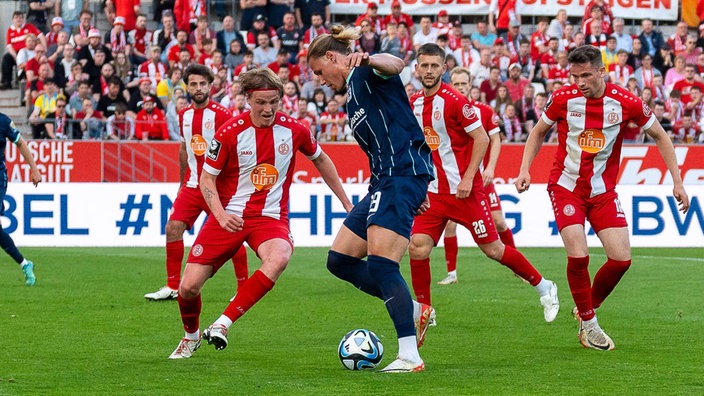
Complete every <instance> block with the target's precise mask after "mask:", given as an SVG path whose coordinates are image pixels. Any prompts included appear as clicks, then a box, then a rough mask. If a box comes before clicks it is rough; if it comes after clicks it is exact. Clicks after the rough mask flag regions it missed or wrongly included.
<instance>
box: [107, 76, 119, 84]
mask: <svg viewBox="0 0 704 396" xmlns="http://www.w3.org/2000/svg"><path fill="white" fill-rule="evenodd" d="M108 85H118V86H119V85H122V81H121V80H120V77H118V76H114V75H113V76H111V77H110V78H108Z"/></svg>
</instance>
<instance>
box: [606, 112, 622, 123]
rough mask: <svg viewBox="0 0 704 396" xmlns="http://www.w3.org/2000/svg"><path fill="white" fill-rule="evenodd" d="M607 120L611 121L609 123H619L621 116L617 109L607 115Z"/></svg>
mask: <svg viewBox="0 0 704 396" xmlns="http://www.w3.org/2000/svg"><path fill="white" fill-rule="evenodd" d="M606 121H608V122H609V124H612V125H613V124H618V123H619V121H621V120H620V117H619V116H618V113H616V112H615V111H612V112H611V113H609V114H608V115H607V116H606Z"/></svg>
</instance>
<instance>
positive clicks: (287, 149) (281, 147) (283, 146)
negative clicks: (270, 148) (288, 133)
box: [278, 143, 291, 155]
mask: <svg viewBox="0 0 704 396" xmlns="http://www.w3.org/2000/svg"><path fill="white" fill-rule="evenodd" d="M278 150H279V154H281V155H286V154H288V153H289V152H290V151H291V147H289V145H288V144H286V143H281V144H280V145H279V148H278Z"/></svg>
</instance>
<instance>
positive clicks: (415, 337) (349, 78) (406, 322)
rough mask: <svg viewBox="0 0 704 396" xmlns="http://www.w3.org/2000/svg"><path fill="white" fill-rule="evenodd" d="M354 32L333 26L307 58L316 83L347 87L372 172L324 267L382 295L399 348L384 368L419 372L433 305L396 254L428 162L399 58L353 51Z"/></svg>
mask: <svg viewBox="0 0 704 396" xmlns="http://www.w3.org/2000/svg"><path fill="white" fill-rule="evenodd" d="M358 37H359V33H357V31H356V30H355V29H354V28H343V27H342V26H333V27H332V29H331V33H330V34H322V35H320V36H318V37H316V38H315V39H314V40H313V42H312V43H311V45H310V47H309V48H308V64H309V65H310V68H311V70H312V71H313V73H315V74H317V75H318V76H320V78H321V82H323V83H324V84H325V85H327V86H328V87H330V88H332V89H333V90H344V89H346V90H347V114H348V117H349V120H350V121H349V122H350V127H351V129H352V132H353V134H354V137H355V139H356V140H357V142H358V143H359V145H360V147H361V148H362V150H364V152H365V153H366V154H367V156H368V157H369V167H370V169H371V174H372V177H371V181H370V187H369V192H368V194H367V195H366V196H365V197H364V199H362V200H361V201H360V202H359V203H358V204H357V205H355V207H354V209H352V211H351V212H350V213H349V215H348V216H347V219H345V222H344V225H343V226H342V228H341V229H340V231H339V233H338V234H337V236H336V238H335V241H334V242H333V244H332V247H331V248H330V251H329V252H328V261H327V266H328V269H329V270H330V272H332V273H333V274H334V275H335V276H337V277H338V278H340V279H343V280H346V281H348V282H350V283H352V284H353V285H354V286H355V287H357V288H358V289H360V290H362V291H364V292H365V293H368V294H370V295H373V296H375V297H378V298H380V299H382V300H383V301H384V304H385V305H386V309H387V310H388V312H389V315H390V316H391V319H392V320H393V322H394V327H395V328H396V333H397V336H398V343H399V352H398V357H397V359H396V360H394V361H393V362H392V363H391V364H389V365H388V366H386V367H385V368H383V369H382V370H381V371H383V372H392V373H399V372H416V371H422V370H423V369H424V368H425V364H424V363H423V360H422V359H421V357H420V355H419V354H418V346H420V345H422V343H423V340H424V336H425V331H426V330H427V327H428V323H429V322H430V321H431V320H434V316H435V311H434V310H433V308H432V307H430V306H429V305H425V304H418V303H417V302H414V301H413V300H412V298H411V294H410V291H409V289H408V285H407V284H406V281H405V280H404V279H403V277H402V276H401V272H400V271H399V261H401V258H402V257H403V255H404V254H405V252H406V249H407V247H408V243H409V239H410V233H411V225H412V224H413V217H414V216H415V215H416V214H417V213H420V212H422V211H424V210H426V209H427V190H428V182H429V181H430V180H432V179H433V177H434V176H433V163H432V159H431V157H430V148H429V147H428V145H427V144H426V143H425V138H424V136H423V131H422V130H421V129H420V126H419V125H418V123H417V122H416V121H415V117H414V116H413V113H412V112H411V108H410V106H409V104H408V96H406V91H405V90H404V87H403V83H402V82H401V79H400V77H399V76H398V74H399V73H400V72H401V70H403V67H404V63H403V60H401V59H399V58H397V57H395V56H393V55H389V54H375V55H369V54H368V53H359V52H354V53H353V52H352V51H351V49H350V48H351V44H352V43H353V42H354V41H356V40H357V38H358ZM364 257H367V260H366V261H365V260H363V258H364Z"/></svg>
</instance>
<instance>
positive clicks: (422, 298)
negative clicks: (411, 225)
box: [411, 238, 457, 305]
mask: <svg viewBox="0 0 704 396" xmlns="http://www.w3.org/2000/svg"><path fill="white" fill-rule="evenodd" d="M455 243H457V238H455ZM430 279H431V276H430V258H427V259H425V260H413V259H411V283H412V284H413V292H414V293H415V295H416V301H418V302H419V303H421V304H428V305H430Z"/></svg>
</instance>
